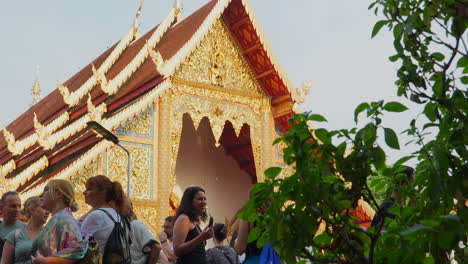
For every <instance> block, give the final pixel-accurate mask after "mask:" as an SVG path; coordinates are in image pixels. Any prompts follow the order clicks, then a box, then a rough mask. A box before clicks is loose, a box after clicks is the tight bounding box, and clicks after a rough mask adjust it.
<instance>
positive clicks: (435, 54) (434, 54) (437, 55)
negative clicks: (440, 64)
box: [431, 52, 445, 61]
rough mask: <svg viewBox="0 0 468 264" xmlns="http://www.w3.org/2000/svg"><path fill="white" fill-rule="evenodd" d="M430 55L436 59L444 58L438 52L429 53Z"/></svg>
mask: <svg viewBox="0 0 468 264" xmlns="http://www.w3.org/2000/svg"><path fill="white" fill-rule="evenodd" d="M431 57H432V58H433V59H434V60H436V61H443V60H444V59H445V56H444V54H442V53H440V52H434V53H432V54H431Z"/></svg>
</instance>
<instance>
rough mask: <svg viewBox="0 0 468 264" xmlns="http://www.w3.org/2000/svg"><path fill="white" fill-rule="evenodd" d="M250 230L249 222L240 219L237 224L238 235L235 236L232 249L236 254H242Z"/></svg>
mask: <svg viewBox="0 0 468 264" xmlns="http://www.w3.org/2000/svg"><path fill="white" fill-rule="evenodd" d="M249 232H250V223H249V222H247V221H244V220H241V222H240V225H239V235H238V236H237V239H236V243H234V249H235V250H236V253H237V254H238V255H242V254H243V253H244V252H245V249H246V247H247V239H248V237H249Z"/></svg>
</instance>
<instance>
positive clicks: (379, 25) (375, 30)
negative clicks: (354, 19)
mask: <svg viewBox="0 0 468 264" xmlns="http://www.w3.org/2000/svg"><path fill="white" fill-rule="evenodd" d="M386 24H388V21H387V20H380V21H378V22H377V23H375V25H374V28H373V29H372V34H371V38H373V37H375V35H377V33H379V31H380V29H381V28H382V27H383V26H385V25H386Z"/></svg>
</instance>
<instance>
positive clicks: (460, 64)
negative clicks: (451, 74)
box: [457, 57, 468, 68]
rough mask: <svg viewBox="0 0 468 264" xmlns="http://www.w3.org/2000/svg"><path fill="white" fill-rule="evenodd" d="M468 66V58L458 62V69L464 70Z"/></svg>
mask: <svg viewBox="0 0 468 264" xmlns="http://www.w3.org/2000/svg"><path fill="white" fill-rule="evenodd" d="M466 66H468V57H461V58H460V59H459V60H458V62H457V67H459V68H463V67H466Z"/></svg>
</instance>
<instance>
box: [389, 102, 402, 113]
mask: <svg viewBox="0 0 468 264" xmlns="http://www.w3.org/2000/svg"><path fill="white" fill-rule="evenodd" d="M384 110H386V111H388V112H397V113H399V112H403V111H406V110H408V107H406V106H404V105H403V104H401V103H399V102H388V103H386V104H385V105H384Z"/></svg>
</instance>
